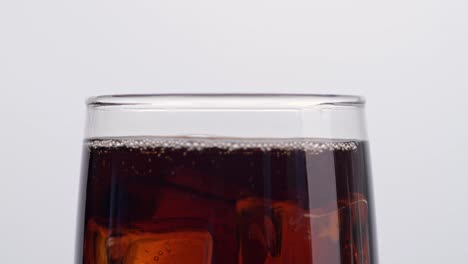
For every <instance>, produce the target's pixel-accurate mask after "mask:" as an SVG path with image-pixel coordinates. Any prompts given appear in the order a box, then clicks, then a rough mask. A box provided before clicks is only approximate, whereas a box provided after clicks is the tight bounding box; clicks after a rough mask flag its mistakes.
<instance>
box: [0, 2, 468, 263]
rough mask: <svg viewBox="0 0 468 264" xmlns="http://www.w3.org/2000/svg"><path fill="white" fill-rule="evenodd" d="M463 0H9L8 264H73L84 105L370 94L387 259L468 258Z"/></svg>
mask: <svg viewBox="0 0 468 264" xmlns="http://www.w3.org/2000/svg"><path fill="white" fill-rule="evenodd" d="M467 14H468V2H467V1H466V0H409V1H408V0H392V1H370V0H361V1H359V0H354V1H335V0H326V1H313V0H312V1H306V0H288V1H278V0H269V1H262V0H238V1H223V0H195V1H194V0H158V1H155V0H151V1H150V0H144V1H142V0H136V1H121V0H112V1H110V0H106V1H103V0H97V1H96V0H93V1H91V0H81V1H66V0H65V1H64V0H43V1H34V0H0V89H1V93H0V95H1V97H0V118H1V119H0V126H1V128H0V136H1V139H2V143H1V145H0V262H1V263H7V264H9V263H13V264H14V263H57V264H63V263H72V262H73V254H74V235H75V217H76V210H77V209H76V207H77V199H78V198H77V197H78V179H79V168H80V159H81V141H82V137H83V131H84V114H85V109H84V99H85V97H86V96H90V95H96V94H107V93H140V92H145V93H148V92H151V93H159V92H290V93H292V92H306V93H351V94H362V95H364V96H366V98H367V100H368V108H367V117H368V130H369V135H370V142H371V151H372V166H373V172H374V183H375V192H376V202H377V220H378V235H379V249H380V250H379V252H380V260H381V261H380V263H391V264H393V263H408V264H412V263H425V264H429V263H434V264H435V263H465V262H466V260H467V259H468V250H467V246H468V213H467V212H468V194H467V192H468V191H467V189H468V173H467V172H468V169H467V164H468V115H467V114H468V110H467V102H468V97H467V96H468V92H467V89H468V15H467Z"/></svg>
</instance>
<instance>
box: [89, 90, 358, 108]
mask: <svg viewBox="0 0 468 264" xmlns="http://www.w3.org/2000/svg"><path fill="white" fill-rule="evenodd" d="M86 105H87V106H88V107H90V108H96V109H99V108H105V109H108V108H112V109H129V108H130V109H131V108H136V109H167V108H177V109H262V108H269V109H283V108H286V109H301V108H311V107H317V106H326V105H329V106H351V107H361V106H363V105H365V98H364V97H363V96H360V95H342V94H292V93H251V94H249V93H192V94H190V93H179V94H176V93H172V94H171V93H167V94H111V95H99V96H93V97H89V98H87V100H86Z"/></svg>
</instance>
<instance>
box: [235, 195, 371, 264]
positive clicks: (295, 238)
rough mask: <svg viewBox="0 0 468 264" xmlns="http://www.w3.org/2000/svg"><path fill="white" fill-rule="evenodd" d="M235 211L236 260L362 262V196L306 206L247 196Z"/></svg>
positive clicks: (320, 263) (364, 214)
mask: <svg viewBox="0 0 468 264" xmlns="http://www.w3.org/2000/svg"><path fill="white" fill-rule="evenodd" d="M236 213H237V223H238V231H239V243H240V245H239V248H240V251H239V263H240V264H257V263H265V264H284V263H294V264H311V263H313V264H335V263H336V264H339V263H342V260H343V258H344V259H345V261H347V260H349V261H351V260H352V261H354V262H351V263H368V262H365V260H367V259H368V257H367V254H368V253H367V252H368V238H367V236H368V232H367V228H368V227H367V222H365V221H366V219H367V217H368V216H367V202H366V201H365V200H363V199H360V200H357V201H352V202H351V203H350V202H343V201H338V202H334V203H330V205H329V206H327V207H322V208H319V209H314V210H310V211H309V210H305V209H303V208H300V207H298V206H297V205H296V204H295V203H293V202H286V201H269V200H263V199H260V198H247V199H243V200H240V201H238V203H237V206H236ZM343 250H344V251H343ZM345 263H347V262H345Z"/></svg>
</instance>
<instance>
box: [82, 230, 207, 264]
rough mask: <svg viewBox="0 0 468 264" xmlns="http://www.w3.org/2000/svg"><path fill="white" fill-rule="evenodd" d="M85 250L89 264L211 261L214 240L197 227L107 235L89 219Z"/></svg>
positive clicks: (203, 263)
mask: <svg viewBox="0 0 468 264" xmlns="http://www.w3.org/2000/svg"><path fill="white" fill-rule="evenodd" d="M88 231H89V232H88V236H87V239H88V240H87V241H86V243H87V245H86V250H88V251H87V253H88V254H86V255H87V256H88V255H89V257H88V259H86V262H85V263H89V264H114V263H122V264H150V263H151V264H155V263H157V264H168V263H171V264H185V263H193V264H211V257H212V249H213V239H212V237H211V234H210V233H209V232H206V231H200V230H181V231H172V232H158V233H156V232H155V233H152V232H141V231H135V230H128V231H125V232H124V233H122V234H118V235H110V232H108V231H107V230H106V229H105V228H104V227H102V226H100V225H98V224H97V223H96V222H94V221H91V222H90V223H89V225H88Z"/></svg>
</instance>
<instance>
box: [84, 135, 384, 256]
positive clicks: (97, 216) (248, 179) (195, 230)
mask: <svg viewBox="0 0 468 264" xmlns="http://www.w3.org/2000/svg"><path fill="white" fill-rule="evenodd" d="M84 160H85V169H84V170H83V171H84V175H83V180H84V185H83V189H82V194H83V196H82V205H83V221H82V223H83V225H82V229H81V232H80V234H82V238H81V240H80V244H79V245H81V246H82V247H80V248H79V249H78V258H77V263H86V264H104V263H112V264H115V263H131V264H133V263H135V264H144V263H147V264H150V263H151V264H155V263H160V264H165V263H180V264H211V263H213V264H214V263H216V264H241V263H242V264H283V263H287V264H296V263H297V264H302V263H304V264H312V263H313V264H335V263H336V264H339V263H350V264H351V263H352V264H360V263H376V256H375V253H374V247H375V244H374V239H373V234H374V232H373V217H372V213H373V212H372V198H371V197H370V194H371V189H370V188H371V185H370V182H369V177H370V176H369V175H368V169H367V151H366V143H365V142H362V141H338V140H328V141H326V140H311V139H294V140H281V141H279V140H270V139H262V140H260V139H257V140H234V139H209V138H204V139H200V138H150V137H148V138H120V139H118V138H113V139H93V140H89V141H87V142H85V159H84Z"/></svg>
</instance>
